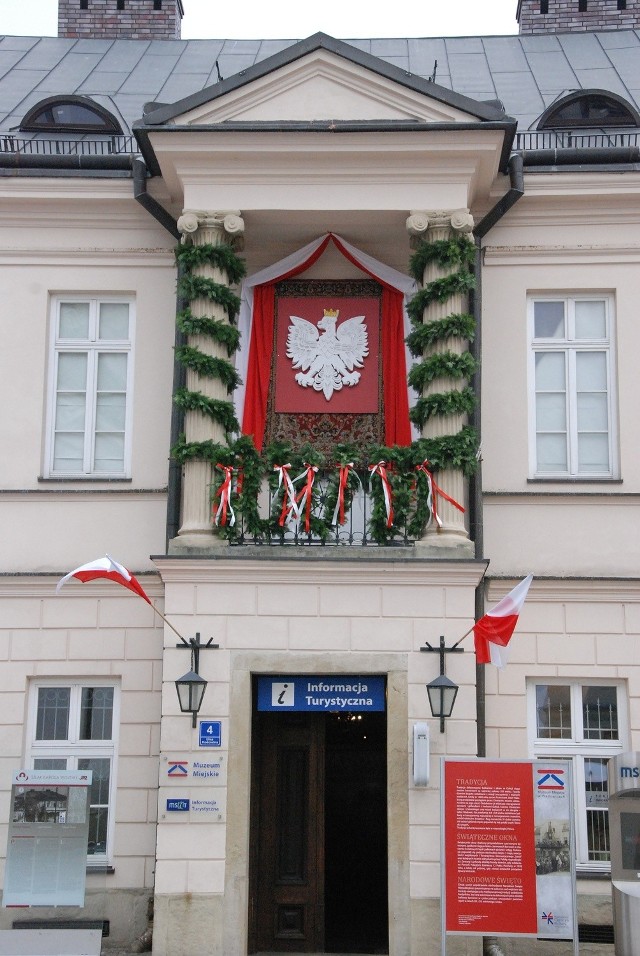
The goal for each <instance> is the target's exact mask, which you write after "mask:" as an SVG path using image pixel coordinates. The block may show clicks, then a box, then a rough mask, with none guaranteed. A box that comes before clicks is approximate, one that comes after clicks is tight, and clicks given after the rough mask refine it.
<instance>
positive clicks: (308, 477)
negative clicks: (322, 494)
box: [293, 461, 318, 534]
mask: <svg viewBox="0 0 640 956" xmlns="http://www.w3.org/2000/svg"><path fill="white" fill-rule="evenodd" d="M304 465H305V470H304V471H303V472H301V473H300V474H299V475H298V477H297V478H294V479H293V484H294V485H297V484H298V482H299V481H301V480H302V479H303V478H304V479H305V482H304V485H303V487H302V489H301V490H300V491H299V492H298V494H297V495H296V500H295V503H296V507H297V511H296V515H295V523H296V531H299V530H300V522H301V520H302V515H303V513H304V530H305V532H306V534H309V532H310V531H311V504H312V502H313V483H314V481H315V480H316V475H317V473H318V468H317V466H316V465H309V464H308V463H307V462H306V461H305V463H304Z"/></svg>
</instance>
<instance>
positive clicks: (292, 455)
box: [172, 236, 478, 544]
mask: <svg viewBox="0 0 640 956" xmlns="http://www.w3.org/2000/svg"><path fill="white" fill-rule="evenodd" d="M474 255H475V249H474V246H473V243H472V242H470V240H469V239H468V238H467V237H466V236H457V237H454V238H453V239H451V240H443V241H438V242H435V243H422V244H421V246H420V247H419V249H418V250H417V251H416V253H415V255H414V256H413V257H412V260H411V272H412V274H413V275H414V277H415V278H417V279H419V280H421V278H422V275H423V273H424V269H425V267H426V265H427V264H428V263H430V262H435V263H436V264H437V265H438V266H440V267H442V268H456V271H453V272H451V273H450V274H449V275H446V276H443V277H440V278H436V279H434V280H433V281H432V282H430V283H428V284H427V285H426V286H425V288H424V289H422V290H421V291H420V292H418V293H417V295H416V296H414V298H413V300H412V301H411V303H410V304H409V313H410V316H411V319H412V323H413V325H414V328H413V331H412V332H411V333H410V335H409V337H408V338H407V344H408V346H409V349H410V351H411V353H412V354H413V355H414V356H415V357H417V358H418V357H420V356H424V353H425V350H427V349H429V348H430V347H432V346H433V345H434V344H436V343H439V342H444V341H446V340H447V339H451V338H459V339H465V340H467V341H470V340H472V338H473V334H474V319H473V316H471V315H469V314H468V313H454V314H451V315H448V316H445V317H444V318H442V319H438V320H436V321H434V322H429V323H425V324H423V321H422V317H423V312H424V309H425V307H426V306H427V305H429V304H431V303H432V302H445V301H446V300H447V299H448V298H451V297H452V296H453V295H456V294H459V293H466V292H468V291H469V290H470V289H472V288H473V286H474V276H473V274H472V272H471V271H470V267H471V264H472V262H473V257H474ZM176 259H177V261H178V262H179V263H180V265H181V266H182V268H183V269H184V270H185V274H184V275H183V276H182V277H181V279H180V281H179V293H180V295H182V296H183V298H184V299H186V300H187V301H188V302H192V301H193V300H194V299H207V300H209V301H212V302H215V303H217V304H218V305H220V306H222V308H223V309H225V311H226V313H227V315H228V317H229V320H230V321H231V322H233V320H234V319H235V316H236V315H237V312H238V309H239V299H238V297H237V296H236V295H234V293H232V292H231V291H230V289H229V288H228V286H224V285H221V284H219V283H217V282H214V281H213V280H211V279H208V278H205V277H202V276H194V275H192V274H191V271H192V270H193V269H194V268H197V267H199V266H202V265H210V266H214V267H216V268H219V269H221V270H222V271H224V272H226V274H227V277H228V279H229V282H238V281H239V280H240V279H241V278H242V276H243V275H244V264H243V263H242V261H241V260H239V259H238V258H237V256H236V255H235V253H234V252H233V250H232V249H231V247H230V246H181V247H180V248H179V249H178V250H177V251H176ZM177 323H178V327H179V328H180V329H181V331H182V332H183V333H184V334H186V335H192V336H195V335H203V336H207V337H208V338H210V339H211V340H213V341H215V342H216V343H218V344H220V345H223V346H224V347H225V348H226V349H227V354H228V355H229V356H231V355H232V353H233V351H234V350H235V349H236V348H237V345H238V341H239V335H238V331H237V329H236V328H234V327H233V326H232V325H228V324H227V323H226V322H224V321H221V320H219V319H215V318H213V317H212V316H201V317H198V316H195V315H194V314H193V313H192V311H191V310H190V309H189V308H186V309H184V310H183V311H182V312H180V313H179V315H178V316H177ZM176 357H177V359H178V361H180V362H181V363H182V364H183V365H184V366H186V367H187V368H190V369H193V370H194V371H196V372H197V373H198V374H199V375H202V376H206V377H215V378H218V379H219V380H220V381H222V382H223V384H224V385H225V386H226V388H227V390H228V391H229V392H231V391H232V390H233V389H234V388H235V387H237V385H238V384H239V378H238V375H237V372H236V371H235V368H234V367H233V365H232V364H231V363H230V362H227V361H225V360H224V359H221V358H218V357H215V356H210V355H206V354H205V353H203V352H201V351H200V350H199V349H197V348H194V347H193V346H189V345H186V346H180V347H178V348H177V349H176ZM475 367H476V363H475V361H474V359H473V357H472V356H471V354H470V353H468V352H465V353H462V354H461V355H460V354H457V353H455V352H450V351H447V352H438V353H433V354H431V355H427V356H425V357H424V358H423V360H422V361H421V362H419V363H417V364H416V365H414V366H413V368H412V369H411V371H410V373H409V384H411V385H412V386H413V387H415V388H418V390H420V391H421V390H422V389H423V388H424V387H426V386H428V385H429V384H430V383H431V382H432V381H433V380H434V379H436V378H438V377H448V378H457V379H465V378H469V377H470V376H471V375H472V374H473V372H474V371H475ZM175 401H176V404H177V405H178V406H179V407H180V408H182V409H183V410H188V411H199V412H200V413H202V414H203V415H206V416H207V417H209V418H210V419H211V420H213V421H216V422H218V423H219V424H220V425H221V426H222V428H223V429H224V431H225V435H226V440H227V444H221V443H218V442H214V441H203V442H187V441H186V439H185V437H184V436H181V437H180V439H179V441H178V442H177V444H176V445H175V447H174V448H173V449H172V456H173V457H174V458H175V459H176V460H177V461H178V462H180V463H181V464H184V463H186V462H188V461H193V460H199V461H208V462H210V463H211V465H212V466H213V472H214V477H213V483H212V507H213V510H214V512H215V510H216V507H217V505H216V502H218V501H219V491H220V488H221V486H222V484H223V482H224V478H225V476H224V473H223V468H224V467H229V468H232V469H233V472H232V476H233V491H232V506H233V509H234V512H235V513H236V516H237V520H236V523H235V524H234V525H233V526H231V525H229V524H227V525H226V526H225V527H221V528H218V533H219V534H220V535H221V536H222V537H224V538H227V539H229V540H231V541H234V540H236V541H237V540H240V536H243V537H242V540H245V539H246V537H245V536H250V537H253V538H254V540H256V541H258V540H265V539H266V540H283V539H284V537H285V534H286V528H283V527H282V526H281V525H280V518H281V514H282V502H283V495H284V493H285V491H284V488H283V487H282V486H280V488H278V470H277V468H276V467H275V466H280V465H284V464H289V465H290V469H289V475H290V477H291V479H295V478H297V477H298V476H299V475H304V474H305V473H306V468H307V467H308V466H309V465H311V466H315V467H317V468H318V469H319V471H322V475H323V480H322V482H321V481H319V480H316V481H315V483H314V486H313V490H312V500H311V536H312V538H313V540H319V541H326V540H327V539H328V538H329V537H330V536H331V535H333V534H335V533H336V528H335V527H334V526H333V515H334V513H335V510H336V507H337V504H338V499H339V482H340V465H343V466H345V465H351V464H353V468H352V469H349V471H348V473H347V476H346V483H345V487H344V506H345V511H346V512H348V511H349V509H350V507H351V504H352V501H353V497H354V495H355V494H356V493H357V492H358V490H359V489H360V487H361V485H360V482H361V481H362V483H363V486H364V489H365V490H366V491H367V492H368V494H369V496H370V501H371V517H370V521H369V535H370V538H371V539H372V540H373V541H375V542H376V543H378V544H387V543H389V542H390V541H392V540H393V539H394V538H397V537H399V536H409V537H410V538H419V537H420V536H421V535H422V534H423V533H424V529H425V527H426V525H427V523H428V521H429V519H430V512H429V496H428V490H429V488H428V481H427V477H426V475H425V473H424V471H422V470H420V469H419V467H418V466H420V465H422V464H423V463H424V462H428V463H429V464H428V468H429V471H431V472H432V473H434V474H435V473H437V472H438V471H442V470H446V469H458V470H461V471H462V472H463V473H464V474H465V475H466V476H470V475H472V474H473V473H474V471H475V469H476V467H477V455H476V451H477V444H478V440H477V434H476V432H475V430H474V429H473V428H471V427H470V426H464V427H463V428H462V429H461V430H460V431H459V432H458V433H457V434H456V435H444V436H441V437H438V438H421V439H420V440H419V441H416V442H413V444H411V445H409V446H406V447H405V446H391V447H388V446H380V445H378V446H371V447H368V448H361V447H357V446H355V445H346V444H345V445H337V446H336V448H335V449H334V451H333V454H332V455H331V458H330V460H328V459H327V458H325V456H323V455H321V454H320V453H318V452H317V451H316V450H315V449H314V448H313V447H312V446H311V445H308V444H307V445H303V446H301V447H300V448H295V449H294V448H293V447H292V446H291V444H290V443H274V444H272V445H270V446H268V447H267V448H265V449H264V451H263V453H262V454H259V453H258V452H257V451H256V449H255V447H254V445H253V441H252V439H251V438H250V437H248V436H242V437H240V438H237V439H235V440H232V439H231V437H230V436H231V434H232V433H234V432H236V431H237V430H238V422H237V420H236V417H235V413H234V412H233V407H232V405H231V403H230V402H229V403H227V402H224V401H219V400H216V399H211V398H209V397H208V396H206V395H204V394H203V393H202V392H195V391H190V390H189V389H186V388H181V389H178V390H177V392H176V395H175ZM474 402H475V397H474V394H473V391H472V390H471V388H469V387H468V386H465V387H464V388H462V389H454V390H452V391H450V392H445V393H432V394H429V395H423V396H421V398H420V399H419V400H418V402H417V404H416V406H415V408H414V409H412V411H411V416H410V417H411V420H412V421H413V422H414V423H415V424H417V425H418V426H420V427H421V426H422V425H423V424H424V423H425V422H426V421H427V420H428V419H429V418H431V417H433V416H436V415H437V416H442V415H453V414H462V413H470V412H471V411H472V410H473V407H474ZM381 461H382V462H385V467H386V471H387V477H388V480H389V483H390V485H391V488H392V494H393V509H394V523H393V525H392V527H391V528H387V527H386V524H387V514H386V504H385V497H384V487H383V483H382V481H381V480H380V478H379V476H377V475H374V474H372V472H371V467H372V466H373V465H374V464H376V463H378V462H381ZM217 466H221V467H220V468H218V467H217ZM265 480H266V481H267V482H268V484H269V487H270V489H271V492H272V496H273V497H272V508H271V514H270V515H269V517H268V518H261V517H260V515H259V511H258V499H259V495H260V492H261V489H262V487H263V484H264V482H265ZM302 484H303V482H302V480H300V481H299V482H298V483H297V485H296V493H299V492H300V490H301V486H302ZM300 537H301V538H302V539H305V538H306V535H305V532H304V531H301V532H300Z"/></svg>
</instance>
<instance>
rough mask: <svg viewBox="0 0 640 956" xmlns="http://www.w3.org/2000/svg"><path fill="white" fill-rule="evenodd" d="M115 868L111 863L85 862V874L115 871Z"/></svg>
mask: <svg viewBox="0 0 640 956" xmlns="http://www.w3.org/2000/svg"><path fill="white" fill-rule="evenodd" d="M115 872H116V868H115V866H113V864H112V863H87V876H89V874H91V873H96V874H97V873H109V874H111V873H115Z"/></svg>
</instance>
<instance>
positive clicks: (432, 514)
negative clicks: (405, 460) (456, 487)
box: [416, 458, 464, 528]
mask: <svg viewBox="0 0 640 956" xmlns="http://www.w3.org/2000/svg"><path fill="white" fill-rule="evenodd" d="M416 471H417V472H420V473H422V474H423V475H425V477H426V479H427V487H428V489H429V493H428V497H427V507H428V508H429V522H428V523H429V524H431V519H432V518H433V520H434V521H435V522H436V524H437V525H438V527H439V528H441V527H442V519H441V518H440V515H439V514H438V495H439V496H440V497H441V498H444V500H445V501H448V502H449V504H450V505H453V506H454V508H457V509H458V511H462V512H463V513H464V508H463V507H462V505H461V504H460V503H459V502H458V501H456V500H455V498H452V497H451V496H450V495H448V494H447V493H446V491H443V490H442V488H440V486H439V485H437V484H436V480H435V478H434V477H433V472H431V471H429V462H428V461H427V459H426V458H425V460H424V461H423V462H422V464H421V465H416Z"/></svg>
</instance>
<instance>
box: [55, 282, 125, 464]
mask: <svg viewBox="0 0 640 956" xmlns="http://www.w3.org/2000/svg"><path fill="white" fill-rule="evenodd" d="M133 322H134V315H133V302H132V300H130V299H128V298H125V297H115V296H103V297H99V298H98V297H96V298H93V297H79V296H60V297H57V298H55V299H54V300H53V302H52V322H51V325H52V340H53V342H52V356H51V373H50V381H51V390H50V401H49V428H48V443H47V460H46V463H45V475H46V476H47V477H61V476H68V477H77V478H82V477H89V476H91V477H100V476H105V477H109V478H112V477H128V475H129V473H130V462H129V458H130V438H131V436H130V432H131V428H130V418H131V385H132V381H131V379H132V367H133V362H132V354H131V351H132V341H133Z"/></svg>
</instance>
